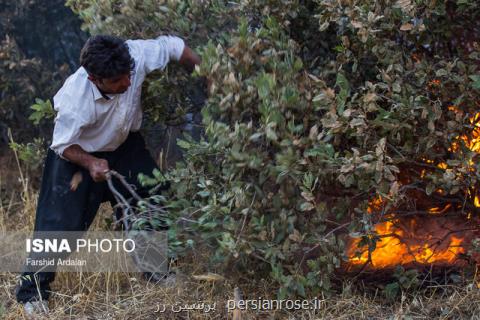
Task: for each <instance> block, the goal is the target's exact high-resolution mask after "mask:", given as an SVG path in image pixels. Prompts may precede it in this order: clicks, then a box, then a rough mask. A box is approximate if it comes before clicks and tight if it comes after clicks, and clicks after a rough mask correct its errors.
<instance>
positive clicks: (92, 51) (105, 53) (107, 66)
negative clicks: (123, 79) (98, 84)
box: [80, 35, 135, 79]
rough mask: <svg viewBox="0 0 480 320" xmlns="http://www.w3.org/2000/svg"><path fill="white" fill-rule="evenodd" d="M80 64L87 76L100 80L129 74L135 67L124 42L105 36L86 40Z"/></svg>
mask: <svg viewBox="0 0 480 320" xmlns="http://www.w3.org/2000/svg"><path fill="white" fill-rule="evenodd" d="M80 64H81V65H82V67H84V68H85V70H87V72H88V74H90V75H93V76H95V77H98V78H102V79H103V78H112V77H117V76H120V75H123V74H127V73H130V71H131V70H133V68H134V67H135V61H134V60H133V58H132V57H131V56H130V52H129V51H128V46H127V44H126V43H125V41H124V40H122V39H120V38H117V37H114V36H106V35H98V36H93V37H90V38H89V39H88V40H87V42H86V43H85V45H84V46H83V48H82V51H81V52H80Z"/></svg>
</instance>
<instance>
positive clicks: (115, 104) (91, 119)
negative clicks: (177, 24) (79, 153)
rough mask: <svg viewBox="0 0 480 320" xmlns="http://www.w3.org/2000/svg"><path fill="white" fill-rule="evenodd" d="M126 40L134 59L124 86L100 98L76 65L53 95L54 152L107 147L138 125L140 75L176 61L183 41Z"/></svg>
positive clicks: (169, 38)
mask: <svg viewBox="0 0 480 320" xmlns="http://www.w3.org/2000/svg"><path fill="white" fill-rule="evenodd" d="M126 44H127V45H128V48H129V51H130V55H131V56H132V58H133V59H134V60H135V70H134V72H133V74H132V76H131V79H130V82H131V85H130V87H129V88H128V90H127V91H125V92H124V93H122V94H108V95H107V96H108V97H109V98H110V99H106V98H105V97H104V96H103V95H102V94H101V92H100V91H99V90H98V88H97V86H96V85H95V84H93V83H92V82H91V81H90V80H88V78H87V77H88V74H87V72H86V70H85V69H84V68H83V67H80V68H79V69H78V70H77V71H76V72H75V73H74V74H72V75H71V76H70V77H68V78H67V80H66V81H65V83H64V84H63V86H62V88H61V89H60V90H59V91H58V92H57V94H56V95H55V96H54V97H53V103H54V108H55V110H56V111H57V115H56V117H55V128H54V130H53V139H52V144H51V146H50V148H51V149H52V150H53V151H55V153H57V154H58V155H59V156H62V154H63V151H64V150H65V149H66V148H68V147H69V146H71V145H74V144H78V145H79V146H80V147H82V149H83V150H85V151H86V152H96V151H113V150H115V149H117V148H118V147H119V146H120V145H121V144H122V143H123V142H124V141H125V140H126V139H127V136H128V134H129V132H130V131H138V130H139V129H140V126H141V124H142V108H141V105H140V96H141V89H142V82H143V81H144V79H145V76H146V75H147V74H148V73H149V72H151V71H153V70H156V69H164V68H165V66H166V65H167V64H168V62H169V61H171V60H174V61H178V60H180V57H181V55H182V53H183V49H184V48H185V43H184V42H183V40H182V39H180V38H178V37H173V36H161V37H158V38H156V39H151V40H127V41H126Z"/></svg>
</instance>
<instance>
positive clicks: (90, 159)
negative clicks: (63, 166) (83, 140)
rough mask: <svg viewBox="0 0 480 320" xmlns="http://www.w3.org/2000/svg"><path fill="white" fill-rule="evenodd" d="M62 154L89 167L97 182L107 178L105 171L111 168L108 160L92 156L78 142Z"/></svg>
mask: <svg viewBox="0 0 480 320" xmlns="http://www.w3.org/2000/svg"><path fill="white" fill-rule="evenodd" d="M62 155H63V157H64V158H66V159H67V160H69V161H70V162H72V163H75V164H78V165H79V166H81V167H83V168H85V169H87V170H88V171H89V172H90V176H91V177H92V179H93V180H94V181H95V182H99V181H104V180H105V179H106V176H105V173H106V172H107V171H108V170H110V168H109V166H108V161H107V160H105V159H100V158H97V157H95V156H92V155H91V154H89V153H88V152H86V151H85V150H83V149H82V147H80V146H79V145H78V144H74V145H71V146H69V147H68V148H66V149H65V150H64V151H63V154H62Z"/></svg>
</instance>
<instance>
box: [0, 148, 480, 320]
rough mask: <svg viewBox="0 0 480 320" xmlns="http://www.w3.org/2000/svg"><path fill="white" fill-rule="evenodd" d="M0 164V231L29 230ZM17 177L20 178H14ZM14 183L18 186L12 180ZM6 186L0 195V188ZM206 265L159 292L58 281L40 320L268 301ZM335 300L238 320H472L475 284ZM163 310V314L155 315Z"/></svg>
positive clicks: (23, 195)
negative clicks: (239, 298) (236, 299)
mask: <svg viewBox="0 0 480 320" xmlns="http://www.w3.org/2000/svg"><path fill="white" fill-rule="evenodd" d="M5 159H6V158H3V159H0V186H2V185H3V186H4V188H1V189H0V190H1V192H0V229H1V230H32V227H33V222H34V213H35V208H36V197H37V191H35V190H32V189H31V187H30V184H29V182H28V177H26V176H25V175H24V174H23V173H22V174H21V175H20V174H19V171H18V170H17V171H16V173H15V174H13V173H12V172H14V170H12V168H17V163H16V161H15V159H14V158H12V157H10V158H8V160H5ZM20 172H21V171H20ZM18 177H20V178H18ZM7 185H8V186H9V187H8V188H5V186H7ZM110 210H111V208H110V207H109V206H102V208H101V209H100V211H99V214H98V215H97V218H96V220H95V222H94V226H93V228H95V229H102V228H104V226H103V220H104V218H105V217H106V216H107V215H108V214H109V213H110V212H111V211H110ZM207 258H208V257H206V256H205V254H202V253H199V252H196V253H195V254H194V255H191V256H190V257H188V258H184V259H182V260H180V261H179V262H178V265H177V268H178V271H179V273H180V279H179V282H178V285H177V286H176V287H174V288H165V287H159V286H155V285H153V284H150V283H146V282H145V281H144V280H143V279H141V277H140V276H139V275H138V274H135V273H130V274H126V273H113V272H112V273H59V274H57V278H56V280H55V281H54V282H53V285H52V289H53V290H54V293H53V294H52V297H51V299H50V302H49V303H50V309H51V315H50V316H49V317H48V319H232V316H233V314H232V313H231V312H230V313H228V312H227V309H226V305H227V300H228V299H233V296H234V288H235V287H239V288H241V290H242V292H243V298H244V299H258V298H259V297H262V298H265V299H267V298H271V299H273V298H274V285H273V284H272V283H271V282H270V281H268V280H261V281H256V282H255V281H254V280H253V279H251V278H250V276H249V275H242V274H239V273H236V272H234V271H232V272H231V273H229V274H225V275H224V276H225V278H224V279H223V280H219V279H216V280H213V278H212V277H209V276H205V277H197V278H195V277H194V275H205V274H206V273H207V272H215V271H216V270H211V269H210V270H208V269H207V267H206V265H207V264H206V261H207ZM17 276H18V275H17V274H14V273H3V274H0V317H2V319H25V317H24V315H23V309H22V306H21V305H19V304H17V303H16V301H15V296H14V289H15V286H16V283H17ZM339 291H341V293H338V294H337V295H334V296H332V297H319V300H320V308H319V309H316V310H298V311H295V312H293V311H287V310H270V311H264V312H257V311H253V310H249V311H243V312H242V313H241V319H480V290H479V289H478V286H477V283H476V281H475V280H473V279H471V280H470V281H467V282H465V283H463V284H462V285H437V286H423V287H422V288H421V289H418V290H416V291H414V292H410V293H405V294H403V295H401V296H400V297H399V298H398V299H397V300H396V301H387V300H386V299H385V298H384V296H383V295H382V294H381V293H380V292H379V291H373V290H371V289H369V290H365V289H362V286H360V285H359V283H355V284H352V283H344V284H343V289H342V290H339ZM197 302H200V303H202V302H203V303H205V304H210V305H213V304H214V303H216V309H215V311H210V312H209V313H206V312H203V311H199V310H191V311H182V312H179V313H175V312H173V311H172V310H171V306H175V305H176V304H177V305H184V304H193V303H197ZM163 305H165V306H167V308H166V311H165V312H159V311H158V309H160V308H162V307H163Z"/></svg>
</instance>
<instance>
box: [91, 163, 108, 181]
mask: <svg viewBox="0 0 480 320" xmlns="http://www.w3.org/2000/svg"><path fill="white" fill-rule="evenodd" d="M88 171H89V172H90V176H91V177H92V179H93V181H95V182H100V181H105V180H107V177H106V175H105V174H106V173H107V172H108V171H110V168H109V167H108V161H107V160H105V159H99V158H95V159H93V160H91V161H90V163H89V165H88Z"/></svg>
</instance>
